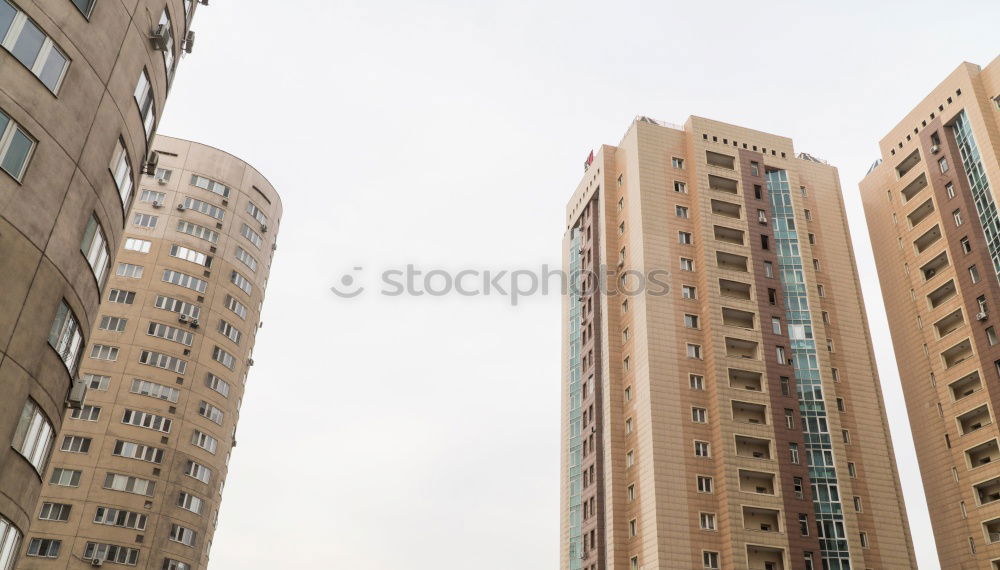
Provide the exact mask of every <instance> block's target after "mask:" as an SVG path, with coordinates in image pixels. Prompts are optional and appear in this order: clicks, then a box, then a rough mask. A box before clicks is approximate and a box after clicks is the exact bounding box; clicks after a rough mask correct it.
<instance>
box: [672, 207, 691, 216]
mask: <svg viewBox="0 0 1000 570" xmlns="http://www.w3.org/2000/svg"><path fill="white" fill-rule="evenodd" d="M674 213H675V214H676V215H677V217H678V218H687V217H688V209H687V207H686V206H674Z"/></svg>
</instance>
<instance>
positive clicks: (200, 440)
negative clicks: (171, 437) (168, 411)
mask: <svg viewBox="0 0 1000 570" xmlns="http://www.w3.org/2000/svg"><path fill="white" fill-rule="evenodd" d="M191 443H192V444H194V445H195V446H197V447H200V448H202V449H204V450H205V451H207V452H209V453H211V454H215V452H216V450H218V448H219V440H217V439H215V438H214V437H212V436H210V435H208V434H207V433H205V432H202V431H198V430H194V433H193V434H192V435H191Z"/></svg>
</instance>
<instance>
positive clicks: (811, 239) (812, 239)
mask: <svg viewBox="0 0 1000 570" xmlns="http://www.w3.org/2000/svg"><path fill="white" fill-rule="evenodd" d="M809 245H816V234H809Z"/></svg>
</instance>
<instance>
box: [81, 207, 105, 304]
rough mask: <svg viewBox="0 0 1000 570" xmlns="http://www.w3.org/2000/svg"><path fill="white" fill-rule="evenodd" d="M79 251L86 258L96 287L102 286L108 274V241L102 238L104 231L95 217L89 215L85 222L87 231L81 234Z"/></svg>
mask: <svg viewBox="0 0 1000 570" xmlns="http://www.w3.org/2000/svg"><path fill="white" fill-rule="evenodd" d="M80 251H81V252H83V255H84V256H85V257H86V258H87V263H88V264H90V270H91V272H92V273H93V274H94V279H96V280H97V286H98V287H102V286H103V285H104V278H105V276H107V274H108V266H109V265H110V263H111V254H110V253H109V251H108V240H107V238H105V237H104V230H103V229H102V228H101V224H100V222H98V221H97V215H96V214H94V215H91V216H90V220H89V221H88V222H87V229H86V230H84V232H83V240H82V241H81V242H80Z"/></svg>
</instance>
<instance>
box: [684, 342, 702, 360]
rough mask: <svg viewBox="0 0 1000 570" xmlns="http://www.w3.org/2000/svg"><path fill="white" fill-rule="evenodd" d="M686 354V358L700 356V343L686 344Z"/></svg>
mask: <svg viewBox="0 0 1000 570" xmlns="http://www.w3.org/2000/svg"><path fill="white" fill-rule="evenodd" d="M687 355H688V358H698V359H700V358H701V345H700V344H690V343H688V345H687Z"/></svg>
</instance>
